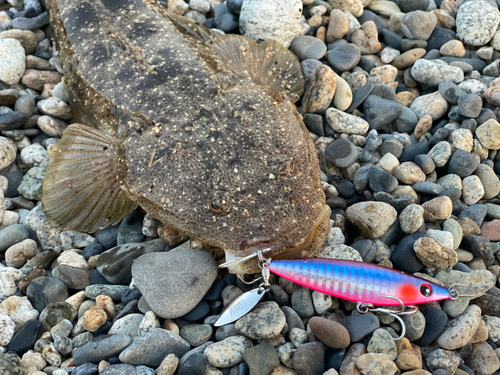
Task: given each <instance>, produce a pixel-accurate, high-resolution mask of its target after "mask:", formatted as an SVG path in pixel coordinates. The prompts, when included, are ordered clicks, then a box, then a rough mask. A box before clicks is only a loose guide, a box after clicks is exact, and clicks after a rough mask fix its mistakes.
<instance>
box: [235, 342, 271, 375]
mask: <svg viewBox="0 0 500 375" xmlns="http://www.w3.org/2000/svg"><path fill="white" fill-rule="evenodd" d="M243 360H244V361H245V363H247V364H248V367H249V368H250V371H251V373H252V374H269V373H270V372H271V371H272V370H273V369H274V368H275V367H276V366H278V365H279V363H280V360H279V357H278V353H277V352H276V349H274V347H273V345H272V344H271V343H270V342H268V341H264V342H263V343H261V344H259V345H255V346H252V347H250V348H248V349H246V350H245V351H244V352H243Z"/></svg>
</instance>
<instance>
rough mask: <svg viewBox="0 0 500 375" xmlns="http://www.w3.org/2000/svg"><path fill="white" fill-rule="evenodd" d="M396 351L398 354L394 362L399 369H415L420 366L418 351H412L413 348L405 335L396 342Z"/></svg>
mask: <svg viewBox="0 0 500 375" xmlns="http://www.w3.org/2000/svg"><path fill="white" fill-rule="evenodd" d="M397 351H398V356H397V358H396V361H395V363H396V366H398V368H399V369H400V370H403V371H406V370H417V369H420V367H422V362H421V358H419V355H418V354H420V353H419V352H420V351H419V352H418V354H417V352H416V351H414V348H413V347H412V345H411V344H410V341H409V340H408V339H407V338H406V337H403V338H402V339H401V340H399V341H398V342H397ZM410 373H411V372H410ZM414 375H417V374H414Z"/></svg>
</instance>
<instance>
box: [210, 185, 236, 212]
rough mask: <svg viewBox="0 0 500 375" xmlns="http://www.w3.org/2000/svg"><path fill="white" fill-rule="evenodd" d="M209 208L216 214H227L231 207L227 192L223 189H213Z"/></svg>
mask: <svg viewBox="0 0 500 375" xmlns="http://www.w3.org/2000/svg"><path fill="white" fill-rule="evenodd" d="M208 206H209V210H210V211H211V212H212V213H213V214H216V215H221V216H224V215H227V214H228V213H229V211H230V209H231V205H230V202H229V194H228V193H227V192H225V191H220V190H217V191H215V192H214V193H213V194H212V196H211V199H210V202H209V204H208Z"/></svg>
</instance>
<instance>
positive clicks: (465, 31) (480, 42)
mask: <svg viewBox="0 0 500 375" xmlns="http://www.w3.org/2000/svg"><path fill="white" fill-rule="evenodd" d="M462 5H465V6H460V8H458V12H457V17H456V25H457V36H458V37H459V38H460V39H461V40H462V41H464V42H465V43H467V44H469V45H471V46H484V45H485V44H486V43H488V42H489V41H490V40H491V38H492V37H493V34H494V33H495V31H496V29H497V26H498V23H499V22H500V13H499V12H498V7H497V6H496V4H495V5H492V4H491V3H490V2H488V1H486V0H479V1H472V2H466V3H464V4H462Z"/></svg>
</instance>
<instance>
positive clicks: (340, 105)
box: [333, 75, 353, 111]
mask: <svg viewBox="0 0 500 375" xmlns="http://www.w3.org/2000/svg"><path fill="white" fill-rule="evenodd" d="M335 80H336V82H337V88H336V89H335V95H334V96H333V106H334V107H335V108H337V109H339V110H341V111H346V110H347V108H349V107H350V105H351V104H352V100H353V97H352V91H351V87H350V86H349V84H348V83H347V82H346V81H345V80H344V79H343V78H342V77H341V76H339V75H337V77H335Z"/></svg>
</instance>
